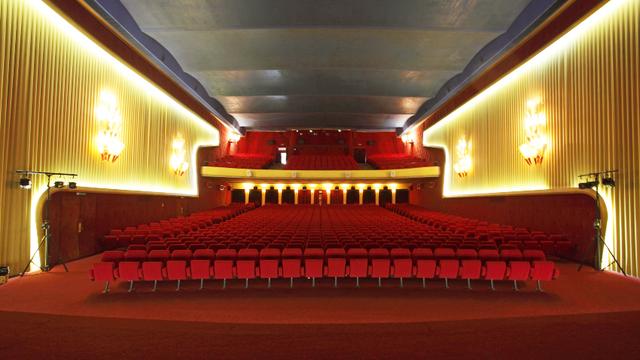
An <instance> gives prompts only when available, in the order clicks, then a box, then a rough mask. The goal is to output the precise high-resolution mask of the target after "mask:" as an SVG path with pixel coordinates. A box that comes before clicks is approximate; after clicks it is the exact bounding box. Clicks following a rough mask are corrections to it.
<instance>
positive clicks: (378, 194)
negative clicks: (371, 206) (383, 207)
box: [376, 189, 380, 206]
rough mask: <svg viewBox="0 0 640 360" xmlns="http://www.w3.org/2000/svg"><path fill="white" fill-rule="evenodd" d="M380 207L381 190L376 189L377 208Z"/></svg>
mask: <svg viewBox="0 0 640 360" xmlns="http://www.w3.org/2000/svg"><path fill="white" fill-rule="evenodd" d="M378 205H380V190H378V189H376V206H378Z"/></svg>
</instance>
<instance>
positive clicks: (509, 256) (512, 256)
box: [500, 249, 522, 260]
mask: <svg viewBox="0 0 640 360" xmlns="http://www.w3.org/2000/svg"><path fill="white" fill-rule="evenodd" d="M500 257H501V258H502V259H504V260H521V259H522V251H520V250H519V249H502V250H500Z"/></svg>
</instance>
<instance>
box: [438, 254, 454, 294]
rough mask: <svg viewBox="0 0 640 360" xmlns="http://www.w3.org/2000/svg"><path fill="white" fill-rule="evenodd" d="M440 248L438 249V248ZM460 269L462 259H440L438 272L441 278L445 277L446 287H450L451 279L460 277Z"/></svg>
mask: <svg viewBox="0 0 640 360" xmlns="http://www.w3.org/2000/svg"><path fill="white" fill-rule="evenodd" d="M436 250H438V249H436ZM459 271H460V260H458V259H442V258H441V259H440V260H438V270H436V273H437V274H438V277H439V278H440V279H444V284H445V287H447V288H448V287H449V279H456V278H458V272H459Z"/></svg>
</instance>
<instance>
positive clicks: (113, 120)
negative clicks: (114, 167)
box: [95, 91, 124, 162]
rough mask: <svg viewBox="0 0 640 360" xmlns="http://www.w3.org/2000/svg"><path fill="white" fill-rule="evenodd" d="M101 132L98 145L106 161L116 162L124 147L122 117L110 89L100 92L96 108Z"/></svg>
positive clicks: (97, 139)
mask: <svg viewBox="0 0 640 360" xmlns="http://www.w3.org/2000/svg"><path fill="white" fill-rule="evenodd" d="M95 115H96V119H97V120H98V126H99V128H100V129H99V132H98V137H97V138H96V147H97V149H98V152H99V153H100V157H101V158H102V160H104V161H109V162H115V161H116V160H118V157H120V154H121V153H122V150H123V149H124V143H123V142H122V140H120V130H121V127H122V118H121V116H120V110H119V109H118V100H117V99H116V97H115V95H113V94H112V93H110V92H108V91H103V92H102V93H100V99H99V100H98V104H97V105H96V109H95Z"/></svg>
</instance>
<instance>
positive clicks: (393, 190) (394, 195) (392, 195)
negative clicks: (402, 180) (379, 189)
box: [391, 189, 396, 204]
mask: <svg viewBox="0 0 640 360" xmlns="http://www.w3.org/2000/svg"><path fill="white" fill-rule="evenodd" d="M391 203H392V204H395V203H396V189H391Z"/></svg>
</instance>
